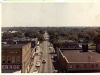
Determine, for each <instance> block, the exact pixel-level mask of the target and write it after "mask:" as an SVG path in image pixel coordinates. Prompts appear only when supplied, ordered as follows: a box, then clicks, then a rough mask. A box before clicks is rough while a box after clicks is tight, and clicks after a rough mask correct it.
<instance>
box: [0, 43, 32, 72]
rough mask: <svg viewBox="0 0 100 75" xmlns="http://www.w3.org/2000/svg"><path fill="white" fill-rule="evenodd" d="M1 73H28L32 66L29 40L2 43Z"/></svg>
mask: <svg viewBox="0 0 100 75" xmlns="http://www.w3.org/2000/svg"><path fill="white" fill-rule="evenodd" d="M1 57H2V73H4V72H8V73H9V72H14V71H19V72H21V73H28V72H29V71H30V69H31V66H32V63H31V62H32V60H31V57H32V48H31V42H28V43H24V44H17V43H15V44H3V45H2V56H1Z"/></svg>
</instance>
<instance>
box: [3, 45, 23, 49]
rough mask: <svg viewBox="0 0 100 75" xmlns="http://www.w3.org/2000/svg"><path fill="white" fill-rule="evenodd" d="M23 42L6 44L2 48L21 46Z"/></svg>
mask: <svg viewBox="0 0 100 75" xmlns="http://www.w3.org/2000/svg"><path fill="white" fill-rule="evenodd" d="M24 45H25V44H6V45H3V46H2V48H22V47H23V46H24Z"/></svg>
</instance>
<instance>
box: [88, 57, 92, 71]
mask: <svg viewBox="0 0 100 75" xmlns="http://www.w3.org/2000/svg"><path fill="white" fill-rule="evenodd" d="M91 58H92V56H89V57H88V59H89V71H90V59H91Z"/></svg>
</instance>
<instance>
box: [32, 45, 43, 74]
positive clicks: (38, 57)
mask: <svg viewBox="0 0 100 75" xmlns="http://www.w3.org/2000/svg"><path fill="white" fill-rule="evenodd" d="M41 51H42V50H41V47H40V46H39V47H38V49H37V50H36V53H38V55H36V56H35V57H34V59H33V62H32V64H33V66H32V68H31V70H30V73H33V71H34V70H35V69H39V68H36V67H35V64H36V61H37V60H39V59H40V57H41V54H40V52H41Z"/></svg>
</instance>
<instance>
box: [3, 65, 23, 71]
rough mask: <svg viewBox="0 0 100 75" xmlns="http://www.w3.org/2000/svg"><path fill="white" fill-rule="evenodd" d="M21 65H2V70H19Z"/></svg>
mask: <svg viewBox="0 0 100 75" xmlns="http://www.w3.org/2000/svg"><path fill="white" fill-rule="evenodd" d="M21 68H22V66H21V65H2V69H6V70H7V69H13V70H18V69H21Z"/></svg>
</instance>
